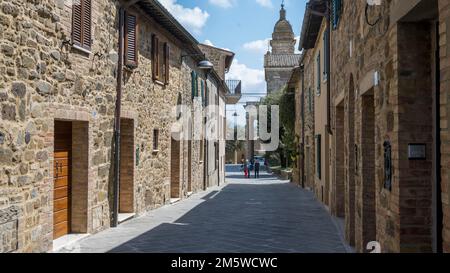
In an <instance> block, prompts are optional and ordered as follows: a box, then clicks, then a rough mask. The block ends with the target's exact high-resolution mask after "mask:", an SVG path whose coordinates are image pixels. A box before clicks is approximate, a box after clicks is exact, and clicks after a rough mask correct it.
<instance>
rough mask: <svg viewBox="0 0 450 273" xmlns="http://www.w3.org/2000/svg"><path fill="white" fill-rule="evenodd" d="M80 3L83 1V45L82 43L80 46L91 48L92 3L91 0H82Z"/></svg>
mask: <svg viewBox="0 0 450 273" xmlns="http://www.w3.org/2000/svg"><path fill="white" fill-rule="evenodd" d="M82 3H83V45H82V47H83V48H84V49H87V50H91V40H92V39H91V32H92V29H91V28H92V22H91V17H92V16H91V14H92V13H91V12H92V3H91V0H83V1H82Z"/></svg>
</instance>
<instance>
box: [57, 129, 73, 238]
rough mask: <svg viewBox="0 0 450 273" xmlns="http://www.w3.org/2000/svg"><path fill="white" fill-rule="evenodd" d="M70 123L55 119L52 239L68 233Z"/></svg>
mask: <svg viewBox="0 0 450 273" xmlns="http://www.w3.org/2000/svg"><path fill="white" fill-rule="evenodd" d="M71 150H72V124H71V123H70V122H58V121H55V151H54V168H53V175H54V191H53V196H54V197H53V200H54V201H53V239H57V238H59V237H61V236H63V235H66V234H68V233H70V203H71V200H70V197H71V192H70V184H71V175H70V174H71Z"/></svg>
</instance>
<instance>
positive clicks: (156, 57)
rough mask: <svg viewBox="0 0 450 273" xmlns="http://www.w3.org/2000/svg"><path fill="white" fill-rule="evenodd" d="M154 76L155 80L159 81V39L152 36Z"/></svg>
mask: <svg viewBox="0 0 450 273" xmlns="http://www.w3.org/2000/svg"><path fill="white" fill-rule="evenodd" d="M152 76H153V80H159V39H158V37H157V36H156V35H155V34H153V35H152Z"/></svg>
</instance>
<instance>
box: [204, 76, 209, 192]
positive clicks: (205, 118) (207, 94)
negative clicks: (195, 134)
mask: <svg viewBox="0 0 450 273" xmlns="http://www.w3.org/2000/svg"><path fill="white" fill-rule="evenodd" d="M205 78H206V79H205V110H204V111H205V117H204V125H205V128H204V134H203V138H204V139H203V187H204V190H206V189H207V188H208V186H207V185H206V184H207V182H208V143H207V141H208V140H207V137H206V127H207V125H208V111H207V109H208V103H209V99H208V96H209V92H208V72H206V73H205Z"/></svg>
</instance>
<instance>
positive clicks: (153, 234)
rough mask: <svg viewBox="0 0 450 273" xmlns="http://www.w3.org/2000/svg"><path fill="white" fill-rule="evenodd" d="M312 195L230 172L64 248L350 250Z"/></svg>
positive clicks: (268, 177) (264, 178) (284, 184)
mask: <svg viewBox="0 0 450 273" xmlns="http://www.w3.org/2000/svg"><path fill="white" fill-rule="evenodd" d="M339 234H340V233H339V232H338V225H337V224H336V221H334V220H333V219H332V218H331V217H330V216H329V214H328V212H327V211H326V209H325V208H324V207H323V206H322V205H321V204H320V203H319V202H317V201H316V200H314V197H313V194H312V193H311V192H308V191H304V190H302V189H300V188H298V187H297V186H295V185H293V184H290V183H288V182H287V181H280V180H278V179H277V178H275V177H273V176H271V175H269V174H266V173H262V175H261V178H260V179H258V180H255V179H244V178H243V177H242V174H240V173H231V174H230V173H229V174H228V177H227V184H226V185H225V186H224V187H220V188H213V189H210V190H208V191H207V192H203V193H199V194H194V195H192V196H191V197H190V198H188V199H185V200H182V201H180V202H178V203H176V204H173V205H170V206H166V207H162V208H160V209H157V210H154V211H151V212H149V213H147V214H146V215H144V216H142V217H139V218H136V219H132V220H130V221H128V222H126V223H123V224H122V225H120V226H119V227H118V228H116V229H108V230H106V231H104V232H101V233H98V234H95V235H93V236H90V237H88V238H85V239H83V240H81V241H80V242H78V243H77V244H74V245H72V246H68V247H66V248H63V249H62V250H60V252H89V253H91V252H145V253H148V252H151V253H155V252H156V253H222V252H224V253H289V252H291V253H292V252H294V253H333V252H349V251H351V248H349V247H348V246H347V245H345V243H344V241H343V239H342V237H341V236H340V235H339Z"/></svg>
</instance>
